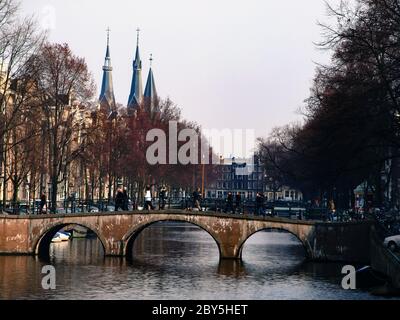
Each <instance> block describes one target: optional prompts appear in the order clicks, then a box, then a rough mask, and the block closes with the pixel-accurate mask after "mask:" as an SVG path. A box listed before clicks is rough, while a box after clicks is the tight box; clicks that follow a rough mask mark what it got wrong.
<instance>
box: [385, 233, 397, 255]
mask: <svg viewBox="0 0 400 320" xmlns="http://www.w3.org/2000/svg"><path fill="white" fill-rule="evenodd" d="M383 244H384V246H385V247H387V248H389V250H391V251H393V252H395V251H398V250H399V249H400V235H397V236H392V237H387V238H386V239H385V241H384V242H383Z"/></svg>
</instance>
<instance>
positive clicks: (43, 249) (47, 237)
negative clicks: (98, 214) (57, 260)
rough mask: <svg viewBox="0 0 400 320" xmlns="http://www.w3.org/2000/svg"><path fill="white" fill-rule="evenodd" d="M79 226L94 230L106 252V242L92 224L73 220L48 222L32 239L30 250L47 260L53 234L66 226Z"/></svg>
mask: <svg viewBox="0 0 400 320" xmlns="http://www.w3.org/2000/svg"><path fill="white" fill-rule="evenodd" d="M71 225H72V226H74V225H76V226H81V227H84V228H86V229H89V230H90V231H92V232H94V233H95V234H96V236H97V238H98V239H99V240H100V243H101V245H102V247H103V251H104V254H106V252H107V251H106V250H107V247H106V246H105V244H106V243H107V242H106V241H105V239H104V238H103V237H102V235H101V233H100V232H99V231H98V230H97V229H96V228H94V227H93V226H90V225H88V224H84V223H75V222H57V223H53V224H50V225H48V226H46V228H45V229H44V230H42V231H41V232H40V233H39V234H38V236H36V237H35V239H34V240H33V248H32V249H33V250H32V252H34V253H35V255H37V256H39V257H40V258H42V259H45V260H49V258H50V245H51V241H52V239H53V238H54V236H55V235H56V234H57V232H59V231H60V230H62V229H63V228H65V227H67V226H71Z"/></svg>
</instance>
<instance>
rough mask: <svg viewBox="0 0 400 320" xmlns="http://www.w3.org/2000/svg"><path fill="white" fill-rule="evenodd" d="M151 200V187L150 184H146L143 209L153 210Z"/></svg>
mask: <svg viewBox="0 0 400 320" xmlns="http://www.w3.org/2000/svg"><path fill="white" fill-rule="evenodd" d="M152 201H153V197H152V195H151V188H150V186H147V187H146V192H145V196H144V209H145V210H148V211H150V210H154V207H153V203H152Z"/></svg>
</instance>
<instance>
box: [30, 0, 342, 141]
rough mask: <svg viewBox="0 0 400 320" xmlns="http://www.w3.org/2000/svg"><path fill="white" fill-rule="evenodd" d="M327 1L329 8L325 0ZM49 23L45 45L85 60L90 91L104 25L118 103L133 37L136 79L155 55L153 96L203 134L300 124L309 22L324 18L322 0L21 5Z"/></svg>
mask: <svg viewBox="0 0 400 320" xmlns="http://www.w3.org/2000/svg"><path fill="white" fill-rule="evenodd" d="M331 2H333V3H334V2H335V0H332V1H331ZM22 5H23V10H24V12H25V13H35V14H36V15H37V16H38V17H39V18H40V22H41V23H42V24H43V25H45V26H48V27H50V29H51V31H50V39H51V40H52V41H54V42H67V43H68V44H69V45H70V46H71V48H72V49H73V51H74V52H75V53H76V54H78V55H80V56H82V57H85V59H86V61H87V63H88V65H89V68H90V70H91V72H92V73H93V75H94V78H95V80H96V84H97V86H98V89H99V87H100V85H101V76H102V65H103V63H104V54H105V45H106V31H105V30H106V29H107V27H108V26H109V27H110V28H111V30H112V31H111V55H112V63H113V67H114V75H113V76H114V86H115V95H116V98H117V101H118V102H120V103H123V104H126V103H127V100H128V95H129V89H130V82H131V77H132V60H133V57H134V50H135V46H136V31H135V30H136V28H137V27H140V29H141V30H142V32H141V44H140V47H141V56H142V60H143V68H144V74H143V82H144V84H145V81H146V77H147V72H148V68H149V61H148V58H149V55H150V53H153V56H154V65H153V69H154V73H155V77H156V84H157V89H158V93H159V95H160V96H161V97H162V98H165V97H168V96H169V97H170V98H171V99H172V100H173V101H174V102H175V103H176V104H178V105H179V106H180V107H181V108H182V109H183V115H184V117H185V118H187V119H188V120H193V121H196V122H198V123H199V124H201V125H202V126H203V127H204V128H216V129H220V128H221V129H222V128H232V129H247V128H250V129H256V130H257V135H264V136H265V135H267V134H268V132H270V130H271V129H272V128H273V127H275V126H280V125H284V124H286V123H288V122H291V121H296V120H297V119H301V116H299V115H298V114H296V110H297V109H298V108H299V107H300V106H302V105H303V101H304V99H306V98H307V96H308V94H309V88H310V86H311V81H312V78H313V75H314V72H315V67H316V66H315V62H319V63H326V62H327V61H328V59H329V57H328V54H327V53H323V52H321V51H320V50H318V49H317V48H316V47H315V45H314V44H313V42H318V41H319V40H321V30H320V28H319V27H318V26H317V24H316V23H317V20H320V21H325V20H327V17H326V8H325V4H324V1H323V0H306V1H298V0H282V1H277V0H246V1H237V0H218V1H216V0H201V1H200V0H168V1H166V0H146V1H127V0H112V1H111V0H97V1H95V0H79V1H77V0H69V1H67V0H65V1H64V0H22Z"/></svg>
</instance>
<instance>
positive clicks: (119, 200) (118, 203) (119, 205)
mask: <svg viewBox="0 0 400 320" xmlns="http://www.w3.org/2000/svg"><path fill="white" fill-rule="evenodd" d="M119 209H121V210H122V211H123V210H124V193H123V192H122V189H121V188H119V189H118V191H117V195H116V196H115V211H116V212H117V211H118V210H119Z"/></svg>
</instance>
